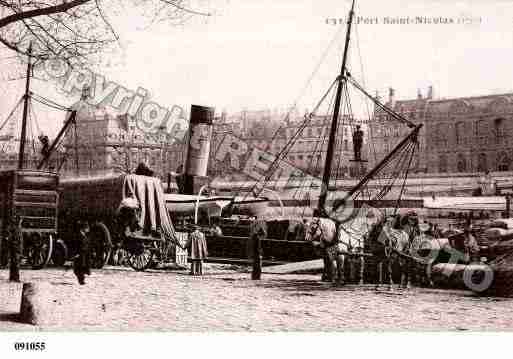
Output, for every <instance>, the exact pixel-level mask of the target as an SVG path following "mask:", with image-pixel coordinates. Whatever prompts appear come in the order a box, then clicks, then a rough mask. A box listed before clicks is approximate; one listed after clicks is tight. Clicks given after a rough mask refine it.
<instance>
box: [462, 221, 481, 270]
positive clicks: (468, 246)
mask: <svg viewBox="0 0 513 359" xmlns="http://www.w3.org/2000/svg"><path fill="white" fill-rule="evenodd" d="M472 229H473V228H472V225H471V224H470V223H468V224H467V226H466V227H465V231H464V236H465V239H464V240H463V250H464V254H465V262H467V263H472V262H479V244H478V243H477V240H476V237H474V236H473V235H472Z"/></svg>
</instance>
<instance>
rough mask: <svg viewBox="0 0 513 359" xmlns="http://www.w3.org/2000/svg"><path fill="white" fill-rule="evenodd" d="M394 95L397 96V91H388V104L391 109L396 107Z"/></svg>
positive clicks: (391, 89) (390, 89)
mask: <svg viewBox="0 0 513 359" xmlns="http://www.w3.org/2000/svg"><path fill="white" fill-rule="evenodd" d="M394 95H395V90H394V89H393V88H392V87H390V88H389V89H388V104H389V106H390V107H394V105H395V98H394V97H395V96H394Z"/></svg>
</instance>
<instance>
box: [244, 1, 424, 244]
mask: <svg viewBox="0 0 513 359" xmlns="http://www.w3.org/2000/svg"><path fill="white" fill-rule="evenodd" d="M354 9H355V0H353V1H352V4H351V9H350V12H349V16H348V22H347V32H346V37H345V42H344V50H343V57H342V64H341V67H340V71H339V72H338V74H337V76H336V78H335V79H334V81H333V82H332V84H331V85H330V86H329V88H328V89H327V91H325V92H324V94H323V96H322V97H321V99H320V100H319V101H318V103H317V104H316V105H315V106H314V108H313V111H312V112H311V113H310V114H308V115H306V116H305V117H304V120H303V121H302V122H301V123H300V124H299V125H298V127H297V131H296V132H295V133H294V135H293V136H292V137H291V138H290V140H289V141H288V142H287V143H286V144H285V146H284V147H283V148H282V149H281V151H280V152H279V153H278V154H277V155H275V156H274V160H273V161H272V163H271V164H270V166H269V167H268V168H267V170H266V171H265V173H263V174H262V176H261V178H260V179H259V180H258V181H256V182H254V184H253V185H252V186H251V189H250V190H249V191H247V192H245V193H246V195H248V196H249V195H252V196H254V197H258V196H260V195H261V194H262V192H263V191H264V190H265V189H266V188H268V189H275V192H277V191H283V190H284V186H283V184H284V183H287V182H288V183H290V181H286V180H284V179H283V178H279V176H276V174H277V173H279V172H280V171H279V169H280V168H282V167H283V166H282V165H283V164H284V163H285V164H286V163H287V156H288V154H289V152H291V150H292V148H293V146H294V144H295V143H296V142H297V140H298V139H299V138H300V137H301V134H302V132H303V131H304V130H305V128H306V127H307V126H308V125H309V124H310V123H311V122H312V120H313V119H314V118H317V117H318V114H317V111H318V110H319V109H320V108H321V106H322V104H323V103H325V102H328V99H329V98H330V97H331V99H332V101H330V102H329V103H330V104H333V106H329V107H330V110H332V113H331V116H330V118H331V121H330V122H329V124H328V127H329V128H328V132H327V134H328V136H327V138H322V137H321V138H320V140H319V141H317V143H315V144H314V146H313V148H312V152H311V156H308V157H310V158H311V161H310V166H309V167H308V168H307V169H306V171H303V173H302V175H301V176H299V177H298V178H296V179H295V181H294V182H295V189H293V192H294V193H293V194H292V197H293V198H294V199H296V200H297V203H298V204H301V205H300V206H299V207H297V208H296V210H297V211H296V213H294V216H295V217H303V218H305V217H309V218H311V217H314V218H327V219H330V220H333V221H334V222H335V223H336V226H337V233H340V232H341V231H344V232H345V233H346V234H347V236H348V237H350V240H356V241H357V242H359V245H360V246H363V244H362V241H363V239H362V237H363V234H364V233H365V230H368V229H369V227H368V223H366V222H368V221H367V218H368V213H369V212H373V211H372V210H373V209H372V208H371V210H369V206H372V205H373V204H376V203H378V202H379V201H382V200H384V199H387V203H390V204H392V205H391V207H392V208H390V209H391V210H392V211H393V212H394V213H396V212H397V211H398V209H399V208H400V206H401V200H402V197H403V195H404V189H405V184H406V180H407V177H408V173H409V170H410V168H411V167H412V163H413V159H414V154H415V151H416V150H417V149H418V142H417V137H418V134H419V131H420V129H421V128H422V124H415V123H412V122H411V121H409V120H408V119H406V118H404V117H403V116H401V115H400V114H398V113H395V112H394V111H393V110H392V109H390V108H388V107H387V106H386V105H384V104H382V103H381V102H380V101H379V99H378V98H376V97H373V96H371V95H370V94H369V93H368V92H367V91H366V90H365V89H364V87H363V86H361V85H360V84H359V83H358V81H357V80H356V79H355V78H354V77H353V76H352V75H351V73H350V71H349V69H348V66H347V64H348V51H349V45H350V39H351V27H352V25H353V18H354ZM349 87H352V88H355V89H356V90H358V91H359V93H361V94H362V95H363V96H364V97H366V98H367V99H369V100H370V101H371V102H372V103H373V104H374V106H375V108H376V109H377V110H379V111H383V112H384V113H385V114H387V116H388V118H389V119H390V121H397V122H399V123H400V124H401V125H403V126H407V127H408V128H409V129H410V131H409V133H408V134H407V135H406V136H405V137H404V138H403V139H402V140H401V141H400V142H399V143H398V144H397V145H396V146H395V147H394V148H393V149H392V150H391V151H390V152H389V153H388V154H386V155H385V156H384V157H383V158H382V159H381V160H380V161H378V162H377V164H376V165H375V166H374V167H373V168H372V169H371V170H370V171H365V166H364V162H365V160H363V159H362V158H361V157H360V154H359V153H355V158H354V159H353V160H352V161H351V163H352V164H353V166H354V167H355V169H356V171H355V173H360V174H362V173H363V176H361V178H359V180H358V181H357V183H356V184H354V185H352V186H350V187H349V188H346V191H345V192H341V191H337V180H338V179H339V178H337V175H339V174H340V171H338V170H339V168H337V166H338V167H340V163H341V161H340V158H342V156H343V155H344V153H343V150H342V149H341V148H340V147H339V148H338V150H339V151H340V152H341V153H339V154H338V156H336V151H337V143H343V141H342V138H343V136H344V131H343V128H344V126H347V123H345V121H349V122H350V123H353V122H354V121H353V120H354V117H353V116H352V114H350V113H349V114H346V113H344V112H345V111H347V112H350V110H351V103H350V96H349V92H348V89H349ZM287 119H288V118H287ZM287 122H288V121H283V123H287ZM280 130H281V128H279V129H278V130H277V131H276V133H278V132H279V131H280ZM360 136H361V134H360ZM273 140H274V137H273ZM324 144H326V150H325V161H324V165H323V166H322V168H319V166H320V162H321V161H320V160H317V161H316V160H315V159H320V158H322V155H323V154H324V149H323V147H324V146H323V145H324ZM355 152H357V151H355ZM358 152H359V151H358ZM337 160H338V161H337ZM337 162H338V163H337ZM289 166H290V164H289ZM319 169H320V170H322V179H321V180H320V181H317V178H316V176H315V173H316V172H318V170H319ZM400 179H402V185H400V186H399V188H400V190H399V193H392V192H391V189H392V188H393V186H394V184H395V183H396V182H397V181H398V180H400ZM312 193H313V195H312ZM315 195H317V200H316V201H315V200H311V199H312V197H313V196H315ZM307 203H308V205H306V206H305V204H307ZM312 205H313V206H312ZM312 207H313V208H312ZM378 211H379V210H378ZM291 251H293V250H292V249H291Z"/></svg>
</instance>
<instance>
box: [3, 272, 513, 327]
mask: <svg viewBox="0 0 513 359" xmlns="http://www.w3.org/2000/svg"><path fill="white" fill-rule="evenodd" d="M7 278H8V272H7V271H6V270H0V331H11V330H23V331H36V330H43V331H44V330H46V331H48V330H53V331H55V330H58V331H59V330H75V331H78V330H91V331H92V330H94V331H98V330H110V331H156V330H159V331H160V330H165V331H326V330H329V331H344V330H410V329H414V330H509V329H510V326H511V322H512V319H513V300H510V299H500V298H479V297H475V296H473V295H472V294H470V293H467V292H460V291H443V290H427V289H411V290H399V289H394V290H392V291H389V290H385V289H382V290H380V291H375V290H374V288H373V287H370V286H346V287H342V288H336V287H333V286H331V285H329V284H326V283H321V282H320V281H319V280H318V276H313V275H270V274H267V275H263V279H262V280H261V281H251V280H249V279H248V278H249V274H248V273H242V272H240V271H236V270H225V269H220V267H219V266H217V267H216V266H210V267H209V268H208V270H207V274H206V275H205V276H203V277H191V276H189V275H187V273H186V272H185V271H164V270H155V271H149V272H135V271H132V270H130V269H124V268H116V267H109V268H107V269H103V270H98V271H94V272H93V275H92V276H91V277H89V278H88V282H87V285H85V286H79V285H78V284H77V282H76V279H75V277H74V275H73V272H72V270H71V269H68V270H63V269H44V270H39V271H32V270H26V271H23V272H22V280H24V281H25V282H29V281H30V282H40V281H44V282H50V283H51V284H52V285H53V287H54V290H53V291H52V293H50V294H49V296H50V297H49V298H48V301H47V304H48V308H47V313H51V316H52V317H51V318H52V320H51V322H50V323H49V324H45V325H42V326H32V325H27V324H22V323H18V322H16V315H15V312H17V311H19V304H20V298H21V285H19V284H18V285H13V284H9V283H8V282H7Z"/></svg>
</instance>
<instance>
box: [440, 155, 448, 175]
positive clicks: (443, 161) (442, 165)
mask: <svg viewBox="0 0 513 359" xmlns="http://www.w3.org/2000/svg"><path fill="white" fill-rule="evenodd" d="M438 172H440V173H444V172H447V156H446V155H440V157H439V159H438Z"/></svg>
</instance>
